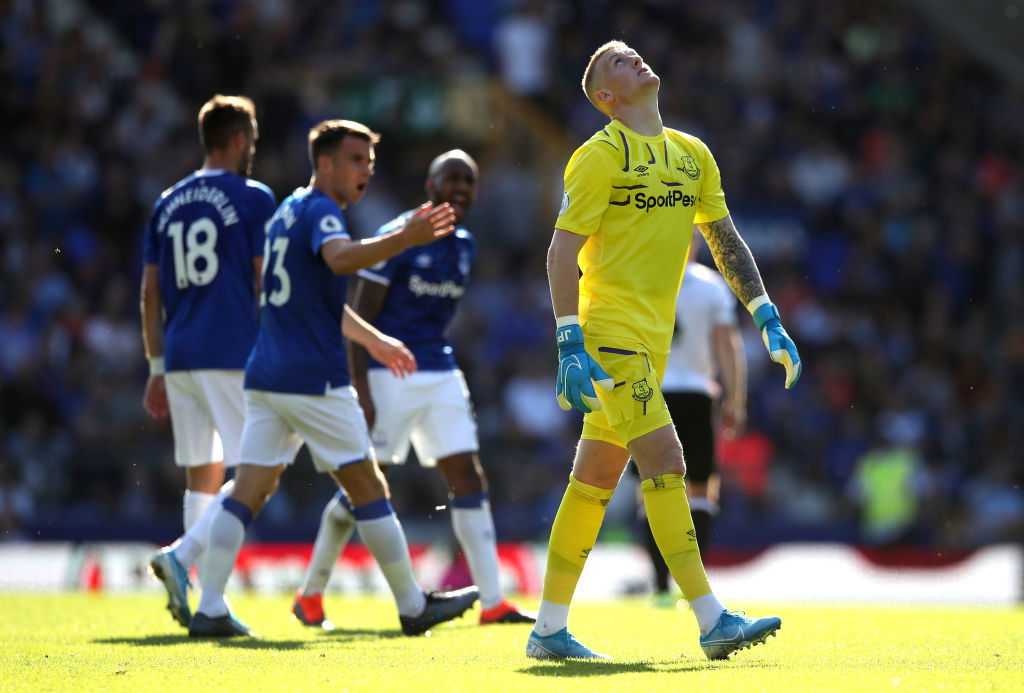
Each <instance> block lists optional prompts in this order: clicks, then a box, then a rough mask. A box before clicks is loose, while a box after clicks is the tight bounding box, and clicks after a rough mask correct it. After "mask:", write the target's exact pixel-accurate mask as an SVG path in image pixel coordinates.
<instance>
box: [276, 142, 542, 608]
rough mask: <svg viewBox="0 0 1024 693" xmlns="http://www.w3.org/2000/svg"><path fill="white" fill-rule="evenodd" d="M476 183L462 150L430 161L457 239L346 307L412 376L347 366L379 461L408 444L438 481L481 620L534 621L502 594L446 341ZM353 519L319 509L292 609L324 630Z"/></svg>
mask: <svg viewBox="0 0 1024 693" xmlns="http://www.w3.org/2000/svg"><path fill="white" fill-rule="evenodd" d="M477 178H478V172H477V166H476V162H475V161H473V159H472V157H470V156H469V155H468V154H466V153H465V152H463V151H461V150H453V151H449V152H445V153H444V154H441V155H440V156H438V157H437V158H436V159H434V161H433V162H432V163H431V165H430V168H429V169H428V171H427V181H426V190H427V194H428V196H429V198H430V201H431V202H432V203H433V204H435V205H437V204H442V203H447V204H449V205H451V208H452V209H453V210H454V212H455V223H456V224H457V228H456V230H455V233H453V234H452V235H451V236H447V237H445V238H442V239H440V240H437V241H434V242H432V243H430V244H428V245H422V246H416V247H413V248H409V249H408V250H406V251H405V252H403V253H400V254H398V255H396V256H394V257H393V258H391V259H390V260H387V261H386V262H382V263H380V264H378V265H375V266H373V267H372V268H370V269H364V270H360V271H359V279H357V280H356V286H355V287H354V290H353V292H352V293H353V296H354V299H353V301H352V307H353V309H354V310H355V311H356V312H357V313H358V314H359V315H360V316H361V317H362V318H364V319H366V320H368V321H370V322H372V323H373V325H374V327H376V328H377V329H379V330H381V331H382V332H385V333H387V334H389V335H392V336H394V337H397V338H399V339H401V340H402V341H403V342H404V343H405V344H406V345H407V346H408V347H409V348H410V349H411V350H412V352H413V354H414V355H415V356H416V362H417V365H418V371H417V372H416V373H415V374H413V375H411V376H409V377H406V378H401V377H398V376H396V375H395V374H394V373H392V372H390V371H389V370H388V369H386V368H384V366H383V364H381V363H379V362H378V361H376V360H373V359H372V358H368V355H367V353H366V351H365V350H364V349H363V348H361V347H360V346H359V345H355V344H352V343H351V342H350V343H349V345H348V346H349V359H350V367H351V369H352V382H353V384H354V385H355V388H356V390H357V391H358V392H359V402H360V404H361V405H362V406H363V409H364V410H365V411H366V417H367V421H368V422H369V423H370V426H371V429H372V431H373V445H374V448H375V449H376V451H377V456H378V460H379V461H380V463H381V464H382V465H386V464H403V463H404V462H405V460H406V457H407V456H408V454H409V447H410V443H411V445H412V446H413V447H415V448H416V455H417V457H419V459H420V462H421V464H423V465H424V466H428V467H433V466H436V467H437V468H438V470H439V471H440V472H441V476H443V477H444V480H445V482H446V483H447V485H448V489H449V492H450V496H451V514H452V527H453V529H454V530H455V536H456V538H457V539H458V541H459V544H460V545H461V546H462V549H463V552H464V554H465V556H466V561H467V563H468V564H469V570H470V572H471V573H472V575H473V580H474V581H475V582H476V583H477V585H479V587H480V606H481V608H482V611H481V614H480V623H482V624H486V623H533V622H534V621H535V620H536V619H535V618H534V616H532V615H530V614H528V613H525V612H523V611H521V610H519V609H518V608H517V607H516V606H515V605H513V604H512V603H510V602H509V601H507V600H506V599H505V598H504V595H503V593H502V587H501V580H500V573H499V570H498V553H497V544H496V539H495V533H494V520H493V519H492V517H491V509H490V504H489V502H488V497H487V478H486V477H485V475H484V471H483V468H482V467H481V465H480V459H479V457H478V456H477V450H478V448H479V446H478V443H477V435H476V422H475V420H474V418H473V413H472V406H471V404H470V400H469V390H468V389H467V387H466V380H465V378H464V377H463V375H462V371H460V370H459V367H458V364H456V363H455V356H454V354H453V352H452V347H451V345H450V344H449V343H448V340H447V339H446V337H445V330H446V329H447V327H448V324H449V323H450V322H451V320H452V317H453V315H454V314H455V308H456V306H457V304H458V301H459V299H460V298H461V297H462V294H463V293H464V291H465V287H466V282H467V280H468V276H469V271H470V267H471V266H472V263H473V259H474V257H475V255H476V246H475V243H474V241H473V236H472V235H470V233H469V231H467V230H466V228H465V227H463V226H462V225H461V221H462V219H463V217H464V215H465V214H466V212H467V211H468V210H469V208H470V206H471V205H472V204H473V200H474V199H475V197H476V190H477ZM414 213H415V212H406V213H404V214H402V215H400V216H399V217H398V218H396V219H394V220H392V221H390V222H388V223H387V224H385V225H384V226H382V227H381V228H380V230H379V231H378V232H377V235H378V237H382V236H387V235H389V234H392V233H394V231H395V230H396V229H399V228H402V226H403V225H405V223H406V222H407V220H408V219H409V217H410V215H412V214H414ZM355 523H356V519H355V517H354V516H353V513H352V510H351V507H350V504H349V502H348V499H347V498H346V497H345V495H344V493H341V492H339V493H338V494H337V495H336V496H335V497H334V498H333V499H332V500H331V502H330V503H328V505H327V507H326V508H325V509H324V513H323V517H322V519H321V522H320V530H319V532H318V533H317V538H316V543H315V544H314V548H313V556H312V558H311V560H310V563H309V568H308V569H307V572H306V578H305V581H304V582H303V585H302V587H301V588H300V590H299V593H298V595H297V597H296V600H295V604H294V606H293V607H292V612H293V613H294V614H295V616H296V617H297V618H298V619H299V620H300V621H301V622H302V623H305V624H306V625H310V626H321V627H328V628H329V627H331V624H330V622H329V621H327V620H326V619H325V617H324V609H323V591H324V588H325V587H326V586H327V580H328V578H329V577H330V575H331V570H332V568H333V567H334V565H335V563H336V562H337V560H338V554H339V552H340V551H341V549H342V548H344V546H345V543H346V542H347V541H348V539H349V537H350V536H351V535H352V530H353V528H354V527H355Z"/></svg>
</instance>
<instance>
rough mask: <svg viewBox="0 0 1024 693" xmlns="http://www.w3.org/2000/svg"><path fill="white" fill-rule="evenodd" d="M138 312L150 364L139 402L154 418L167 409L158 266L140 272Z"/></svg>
mask: <svg viewBox="0 0 1024 693" xmlns="http://www.w3.org/2000/svg"><path fill="white" fill-rule="evenodd" d="M139 311H140V313H141V317H142V344H143V346H144V347H145V350H146V358H147V359H149V364H150V375H149V380H147V381H146V392H145V394H144V395H143V398H142V405H143V406H144V407H145V408H146V411H147V412H148V413H149V415H150V416H152V417H153V418H154V419H163V418H165V417H166V416H167V415H168V413H169V408H168V405H167V389H166V385H165V384H164V376H163V373H164V366H163V356H164V318H163V300H162V299H161V297H160V269H159V265H155V264H147V265H146V266H145V268H144V269H143V271H142V290H141V292H140V299H139Z"/></svg>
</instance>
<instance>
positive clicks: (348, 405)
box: [241, 386, 373, 473]
mask: <svg viewBox="0 0 1024 693" xmlns="http://www.w3.org/2000/svg"><path fill="white" fill-rule="evenodd" d="M303 442H305V443H306V445H307V446H308V447H309V452H310V455H311V456H312V458H313V465H314V466H315V467H316V470H317V471H318V472H324V473H326V472H333V471H335V470H337V469H340V468H341V467H344V466H345V465H348V464H352V463H354V462H362V461H363V460H365V459H373V447H372V446H371V445H370V434H369V432H368V431H367V430H366V419H365V418H364V417H363V410H362V409H361V408H360V406H359V402H358V400H357V399H356V391H355V389H353V388H352V387H350V386H346V387H336V388H333V389H331V390H328V391H327V393H326V394H323V395H297V394H291V393H286V392H267V391H265V390H246V391H245V428H244V429H243V431H242V453H241V461H242V463H243V464H255V465H259V466H261V467H276V466H277V465H279V464H291V463H292V462H294V461H295V454H296V453H298V451H299V448H300V447H302V443H303Z"/></svg>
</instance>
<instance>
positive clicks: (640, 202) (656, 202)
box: [633, 190, 697, 212]
mask: <svg viewBox="0 0 1024 693" xmlns="http://www.w3.org/2000/svg"><path fill="white" fill-rule="evenodd" d="M695 204H697V198H696V197H695V196H693V195H686V194H684V193H683V191H682V190H670V191H669V192H666V193H665V194H664V195H650V194H647V193H642V192H638V193H636V195H635V196H634V198H633V206H634V207H636V208H637V209H642V210H644V211H645V212H649V211H651V210H652V209H654V208H655V207H675V206H676V205H679V206H681V207H692V206H693V205H695Z"/></svg>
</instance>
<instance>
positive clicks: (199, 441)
mask: <svg viewBox="0 0 1024 693" xmlns="http://www.w3.org/2000/svg"><path fill="white" fill-rule="evenodd" d="M244 378H245V372H244V371H240V370H198V371H170V372H168V373H167V374H166V375H165V376H164V384H165V385H166V386H167V404H168V407H169V408H170V411H171V430H172V431H173V432H174V461H175V462H176V463H177V465H178V466H179V467H196V466H199V465H203V464H210V463H211V462H220V461H221V460H223V462H224V466H226V467H234V466H235V465H236V464H238V449H239V444H240V443H241V440H242V424H243V422H244V420H245V397H244V395H243V394H242V383H243V381H244Z"/></svg>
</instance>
